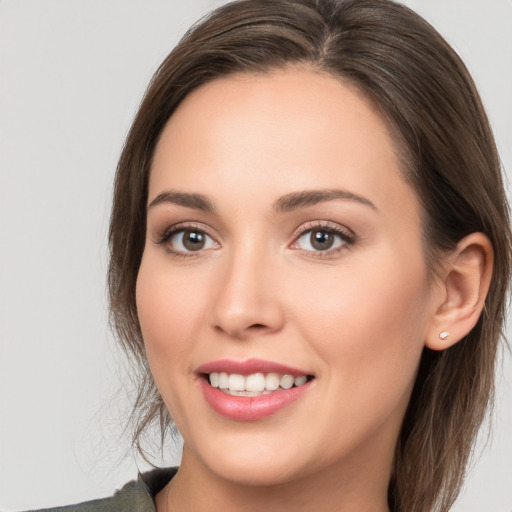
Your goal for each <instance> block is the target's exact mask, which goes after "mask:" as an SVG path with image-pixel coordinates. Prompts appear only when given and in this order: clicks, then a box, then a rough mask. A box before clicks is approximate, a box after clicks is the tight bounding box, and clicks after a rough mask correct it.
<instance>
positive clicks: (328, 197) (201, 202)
mask: <svg viewBox="0 0 512 512" xmlns="http://www.w3.org/2000/svg"><path fill="white" fill-rule="evenodd" d="M336 199H346V200H349V201H356V202H357V203H360V204H363V205H365V206H369V207H370V208H372V209H373V210H377V207H376V206H375V205H374V204H373V203H372V202H371V201H370V200H369V199H367V198H366V197H363V196H360V195H357V194H354V193H353V192H349V191H348V190H341V189H326V190H302V191H300V192H292V193H290V194H286V195H285V196H282V197H280V198H279V199H278V200H277V201H276V202H275V203H274V205H273V208H274V210H275V211H276V212H278V213H286V212H291V211H294V210H298V209H299V208H306V207H308V206H314V205H315V204H318V203H322V202H325V201H333V200H336ZM163 203H172V204H177V205H178V206H184V207H186V208H193V209H195V210H201V211H204V212H209V213H214V212H215V206H214V205H213V203H212V202H211V201H210V200H209V199H208V198H207V197H206V196H204V195H202V194H194V193H190V192H177V191H174V190H166V191H164V192H161V193H160V194H158V195H157V196H156V197H155V198H154V199H153V200H152V201H151V202H150V203H149V205H148V210H149V209H150V208H154V207H155V206H157V205H159V204H163Z"/></svg>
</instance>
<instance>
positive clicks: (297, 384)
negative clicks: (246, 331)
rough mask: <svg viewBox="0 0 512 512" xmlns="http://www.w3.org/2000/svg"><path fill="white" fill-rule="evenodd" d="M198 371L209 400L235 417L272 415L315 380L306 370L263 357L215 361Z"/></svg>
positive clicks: (252, 418)
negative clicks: (263, 358) (265, 359)
mask: <svg viewBox="0 0 512 512" xmlns="http://www.w3.org/2000/svg"><path fill="white" fill-rule="evenodd" d="M196 374H197V376H198V377H199V378H198V383H199V385H200V388H201V390H202V394H203V396H204V399H205V400H206V403H207V404H208V405H209V406H210V407H211V408H212V409H213V410H214V411H215V412H216V413H217V414H220V415H221V416H224V417H225V418H229V419H231V420H236V421H257V420H263V419H264V418H267V417H269V416H273V415H274V414H277V413H278V412H280V411H281V410H283V409H286V408H288V407H290V406H292V404H294V403H295V402H297V401H298V400H300V399H302V397H304V396H305V395H307V393H308V391H309V389H311V387H312V386H313V385H314V384H315V381H316V378H315V376H314V375H311V374H309V373H308V372H305V371H304V370H301V369H299V368H293V367H291V366H288V365H283V364H280V363H275V362H273V361H264V360H261V359H249V360H246V361H233V360H227V359H224V360H219V361H212V362H210V363H207V364H204V365H202V366H200V367H199V368H198V369H197V370H196Z"/></svg>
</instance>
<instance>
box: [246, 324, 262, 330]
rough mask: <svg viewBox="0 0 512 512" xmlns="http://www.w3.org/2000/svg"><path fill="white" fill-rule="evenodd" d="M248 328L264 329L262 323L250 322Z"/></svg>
mask: <svg viewBox="0 0 512 512" xmlns="http://www.w3.org/2000/svg"><path fill="white" fill-rule="evenodd" d="M249 328H250V329H264V328H265V326H264V325H263V324H252V325H251V326H250V327H249Z"/></svg>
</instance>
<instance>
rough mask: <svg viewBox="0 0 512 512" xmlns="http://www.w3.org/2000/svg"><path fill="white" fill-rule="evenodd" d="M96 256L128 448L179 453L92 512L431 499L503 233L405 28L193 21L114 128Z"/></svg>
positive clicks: (446, 474) (426, 46)
mask: <svg viewBox="0 0 512 512" xmlns="http://www.w3.org/2000/svg"><path fill="white" fill-rule="evenodd" d="M110 246H111V266H110V273H109V285H110V299H111V305H112V319H113V322H114V325H115V327H116V329H117V332H118V334H119V339H120V341H121V342H122V343H123V344H124V346H125V347H126V349H127V350H128V351H129V352H131V353H132V354H133V356H134V357H135V358H136V360H137V361H138V363H139V366H140V369H141V378H142V381H141V387H140V395H139V399H138V401H137V404H136V406H135V412H136V413H137V414H138V415H139V418H138V424H137V428H136V431H135V440H136V441H137V440H138V439H139V438H140V435H141V434H142V433H143V432H144V430H145V428H146V427H147V426H148V425H149V424H150V423H151V422H152V421H153V420H155V419H156V420H158V421H160V424H161V426H162V433H163V434H162V435H164V434H165V431H166V430H167V429H168V428H169V426H170V424H171V418H172V421H174V422H175V424H176V426H177V428H178V430H179V431H180V433H181V434H182V436H183V438H184V450H183V459H182V463H181V466H180V469H179V470H178V472H177V473H176V474H174V472H163V473H162V472H157V473H153V474H152V475H149V476H146V477H143V479H142V480H141V481H139V483H137V484H133V485H129V486H128V487H126V488H124V490H123V491H122V492H121V493H120V494H118V495H117V497H115V498H113V499H111V501H105V502H103V503H101V502H100V503H99V504H98V502H96V503H93V504H91V505H90V506H92V507H98V506H102V507H108V506H111V507H113V508H115V507H116V506H121V505H123V506H124V504H125V503H126V505H128V504H133V496H134V495H137V496H138V498H137V499H141V500H146V501H145V503H146V505H147V506H148V507H151V506H152V499H154V501H155V505H156V509H157V511H158V512H166V511H172V510H177V511H183V510H202V509H205V508H206V507H208V509H209V510H217V509H218V510H260V509H262V508H263V507H265V508H267V509H269V510H292V508H293V510H354V511H356V510H372V511H379V510H383V511H384V510H394V511H398V510H400V511H427V510H448V509H449V507H450V505H451V504H452V502H453V500H454V499H455V497H456V495H457V492H458V489H459V487H460V484H461V482H462V478H463V475H464V470H465V467H466V464H467V461H468V456H469V454H470V451H471V446H472V443H473V441H474V438H475V435H476V432H477V430H478V427H479V425H480V423H481V421H482V418H483V415H484V412H485V409H486V406H487V403H488V400H489V397H490V396H491V394H492V387H493V368H494V361H495V355H496V350H497V346H498V342H499V338H500V334H501V329H502V326H503V320H504V307H505V298H506V291H507V287H508V284H509V278H510V228H509V219H508V210H507V205H506V201H505V196H504V192H503V185H502V182H501V175H500V168H499V160H498V156H497V153H496V149H495V145H494V142H493V139H492V134H491V131H490V128H489V125H488V122H487V119H486V116H485V113H484V110H483V108H482V106H481V103H480V100H479V97H478V94H477V92H476V90H475V88H474V85H473V83H472V81H471V78H470V77H469V75H468V73H467V71H466V70H465V68H464V66H463V64H462V63H461V62H460V60H459V59H458V57H457V56H456V55H455V54H454V52H453V51H452V50H451V49H450V48H449V47H448V45H447V44H446V43H445V42H444V41H443V40H442V38H441V37H440V36H439V35H438V34H437V33H436V32H435V31H434V30H433V29H432V28H431V27H430V26H429V25H427V24H426V23H425V22H424V21H423V20H421V19H420V18H419V17H418V16H416V15H414V14H413V13H412V12H411V11H409V10H407V9H406V8H404V7H402V6H400V5H397V4H394V3H392V2H390V1H388V0H352V1H329V0H326V1H322V2H318V5H317V3H316V2H314V1H310V0H300V1H282V0H278V1H272V2H269V1H263V0H250V1H241V2H236V3H233V4H231V5H228V6H225V7H222V8H220V9H219V10H217V11H216V12H215V13H213V14H212V15H211V16H210V17H209V18H207V19H206V20H204V21H203V22H202V23H201V24H199V25H197V26H196V27H194V28H193V29H192V30H191V31H190V32H189V33H188V34H187V35H186V36H185V38H184V39H183V40H182V42H181V43H180V44H179V45H178V47H177V48H176V49H175V50H174V51H173V52H172V53H171V54H170V56H169V57H168V58H167V59H166V60H165V61H164V63H163V64H162V66H161V67H160V69H159V71H158V72H157V74H156V75H155V77H154V79H153V81H152V83H151V85H150V88H149V89H148V91H147V94H146V97H145V99H144V101H143V103H142V105H141V107H140V109H139V112H138V114H137V117H136V119H135V121H134V123H133V126H132V129H131V131H130V134H129V135H128V138H127V141H126V146H125V148H124V150H123V153H122V155H121V159H120V162H119V166H118V173H117V177H116V185H115V194H114V207H113V212H112V220H111V229H110ZM171 476H172V479H170V478H171ZM144 482H145V483H144ZM148 486H149V488H150V491H149V492H148V490H147V487H148ZM133 493H134V494H133Z"/></svg>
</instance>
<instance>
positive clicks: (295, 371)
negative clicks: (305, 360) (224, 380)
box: [196, 359, 311, 377]
mask: <svg viewBox="0 0 512 512" xmlns="http://www.w3.org/2000/svg"><path fill="white" fill-rule="evenodd" d="M213 372H226V373H237V374H239V375H251V374H253V373H279V374H283V375H293V376H294V377H298V376H300V375H311V374H310V373H308V372H306V371H303V370H301V369H299V368H294V367H292V366H288V365H285V364H281V363H276V362H273V361H265V360H263V359H247V360H245V361H235V360H232V359H219V360H218V361H211V362H208V363H205V364H203V365H201V366H199V368H197V370H196V373H198V374H204V373H213Z"/></svg>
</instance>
